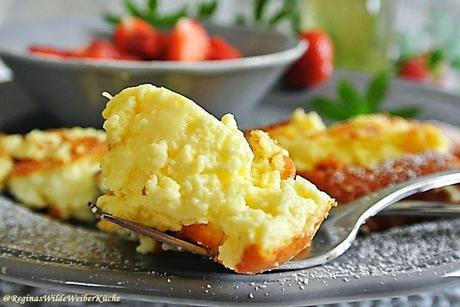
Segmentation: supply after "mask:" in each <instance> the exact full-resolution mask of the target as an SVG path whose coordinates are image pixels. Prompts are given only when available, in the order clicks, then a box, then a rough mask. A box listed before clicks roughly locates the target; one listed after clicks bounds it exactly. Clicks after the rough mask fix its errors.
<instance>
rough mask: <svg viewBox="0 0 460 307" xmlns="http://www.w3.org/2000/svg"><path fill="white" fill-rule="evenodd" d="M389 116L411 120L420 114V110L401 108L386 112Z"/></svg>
mask: <svg viewBox="0 0 460 307" xmlns="http://www.w3.org/2000/svg"><path fill="white" fill-rule="evenodd" d="M387 112H388V113H389V114H391V115H395V116H401V117H404V118H413V117H415V116H417V115H418V114H419V113H420V109H419V108H418V107H416V106H408V107H401V108H396V109H391V110H388V111H387Z"/></svg>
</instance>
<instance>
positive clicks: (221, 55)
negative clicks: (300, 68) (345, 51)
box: [0, 16, 306, 126]
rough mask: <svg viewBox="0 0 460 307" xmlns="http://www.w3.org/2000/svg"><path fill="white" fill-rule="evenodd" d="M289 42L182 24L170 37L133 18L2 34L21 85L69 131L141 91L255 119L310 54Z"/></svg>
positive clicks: (44, 24)
mask: <svg viewBox="0 0 460 307" xmlns="http://www.w3.org/2000/svg"><path fill="white" fill-rule="evenodd" d="M305 48H306V44H305V43H304V42H301V41H299V40H298V39H296V38H294V37H290V36H288V35H285V34H282V33H278V32H274V31H267V30H260V29H256V28H249V27H241V26H222V25H215V24H205V23H201V22H199V21H198V20H195V19H193V18H188V17H183V18H180V19H178V20H177V22H175V24H174V25H173V26H172V27H170V28H168V29H159V28H155V27H154V26H152V25H151V24H150V23H148V22H146V21H145V20H143V19H140V18H135V17H129V18H124V19H122V20H120V21H118V22H117V24H116V25H115V26H109V25H108V24H107V23H105V22H104V21H103V20H102V19H101V18H100V16H84V17H75V18H66V19H53V20H44V21H38V22H34V23H29V24H16V25H8V26H5V27H3V28H1V29H0V57H1V59H2V60H3V61H4V62H5V63H6V65H7V66H8V67H9V68H10V69H11V70H12V72H13V78H14V81H15V82H17V83H18V84H19V85H21V86H22V87H23V88H24V90H25V91H26V92H27V93H28V94H29V95H30V96H31V97H32V98H33V99H34V100H35V101H36V102H37V103H38V104H40V105H41V106H42V107H43V108H44V109H46V110H47V111H49V112H50V113H51V114H53V115H54V116H55V117H56V118H57V119H58V120H59V121H60V124H62V125H67V126H70V125H79V126H100V125H101V123H102V118H101V117H100V113H101V110H102V109H103V108H104V106H105V104H106V101H107V99H106V98H104V97H103V96H102V95H101V94H102V93H103V92H108V93H117V92H119V91H120V90H121V89H122V88H125V87H128V86H135V85H138V84H142V83H152V84H154V85H157V86H164V87H166V88H169V89H172V90H174V91H176V92H178V93H180V94H182V95H185V96H187V97H189V98H191V99H193V100H194V101H196V102H197V103H198V104H200V105H201V106H202V107H204V108H205V109H206V110H208V111H209V112H211V113H213V114H214V115H216V116H221V115H223V114H224V113H227V112H232V113H235V114H242V113H245V112H248V111H250V110H251V109H252V108H253V107H254V106H255V104H256V103H257V102H258V101H259V100H260V99H261V98H262V97H263V96H264V95H265V94H266V93H267V91H268V90H269V89H270V88H271V87H272V85H273V84H274V83H275V82H276V81H277V80H278V79H279V78H280V76H281V75H282V74H283V72H284V71H285V70H286V69H287V68H288V66H289V65H290V64H291V63H293V62H294V61H295V60H297V59H298V58H299V57H300V56H301V55H302V54H303V52H304V51H305Z"/></svg>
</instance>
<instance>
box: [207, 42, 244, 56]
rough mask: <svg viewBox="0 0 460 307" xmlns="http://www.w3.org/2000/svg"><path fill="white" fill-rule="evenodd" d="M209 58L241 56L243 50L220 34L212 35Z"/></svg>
mask: <svg viewBox="0 0 460 307" xmlns="http://www.w3.org/2000/svg"><path fill="white" fill-rule="evenodd" d="M209 42H210V45H209V52H208V57H207V59H208V60H227V59H237V58H241V52H240V51H239V50H238V49H236V48H235V47H233V46H232V45H230V43H228V42H227V41H226V40H225V39H223V38H222V37H219V36H213V37H211V40H210V41H209Z"/></svg>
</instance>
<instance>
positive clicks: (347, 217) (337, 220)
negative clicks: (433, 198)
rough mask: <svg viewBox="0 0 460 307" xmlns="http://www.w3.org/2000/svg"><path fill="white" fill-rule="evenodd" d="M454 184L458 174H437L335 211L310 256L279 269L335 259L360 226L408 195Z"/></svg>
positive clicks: (367, 197)
mask: <svg viewBox="0 0 460 307" xmlns="http://www.w3.org/2000/svg"><path fill="white" fill-rule="evenodd" d="M457 183H460V171H449V172H443V173H437V174H433V175H429V176H423V177H418V178H415V179H412V180H409V181H406V182H403V183H401V184H397V185H393V186H391V187H388V188H384V189H382V190H380V191H377V192H375V193H372V194H369V195H368V196H365V197H362V198H360V199H358V200H356V201H354V202H352V203H349V204H347V205H346V206H340V207H338V208H335V209H333V210H331V212H330V216H329V218H328V219H326V220H325V221H324V222H323V223H322V224H321V227H320V228H319V229H318V231H317V232H316V234H315V237H314V239H313V241H312V244H311V251H310V253H308V255H306V256H305V258H304V259H299V258H297V259H296V260H294V261H290V262H288V263H286V264H284V265H282V266H280V267H279V269H304V268H308V267H313V266H317V265H321V264H325V263H327V262H329V261H331V260H334V259H335V258H337V257H339V256H340V255H342V254H343V253H345V252H346V251H347V250H348V249H349V248H350V246H351V243H352V242H353V241H354V240H355V238H356V234H357V233H358V230H359V227H360V226H361V225H363V224H364V223H365V222H366V221H367V220H368V219H369V218H370V217H372V216H374V215H376V214H377V213H379V212H380V211H382V210H384V209H385V208H387V207H389V206H391V205H392V204H394V203H396V202H398V201H399V200H401V199H403V198H406V197H408V196H410V195H413V194H416V193H420V192H425V191H428V190H431V189H435V188H440V187H443V186H447V185H452V184H457ZM406 209H407V208H406Z"/></svg>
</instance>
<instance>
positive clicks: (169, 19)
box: [150, 6, 188, 28]
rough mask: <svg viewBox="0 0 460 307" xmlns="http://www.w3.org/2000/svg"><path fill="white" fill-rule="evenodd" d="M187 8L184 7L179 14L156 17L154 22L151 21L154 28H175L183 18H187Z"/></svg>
mask: <svg viewBox="0 0 460 307" xmlns="http://www.w3.org/2000/svg"><path fill="white" fill-rule="evenodd" d="M187 10H188V9H187V6H184V7H183V8H182V9H180V10H179V11H177V12H173V13H171V14H166V15H162V16H156V17H155V18H154V19H153V20H151V22H150V23H151V24H152V25H153V26H154V27H158V28H170V27H172V26H174V25H175V24H176V23H177V21H178V20H179V19H181V18H182V17H185V16H187Z"/></svg>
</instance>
